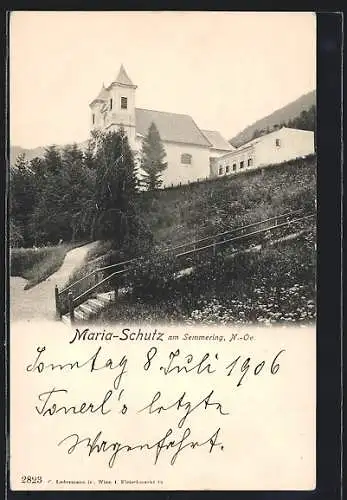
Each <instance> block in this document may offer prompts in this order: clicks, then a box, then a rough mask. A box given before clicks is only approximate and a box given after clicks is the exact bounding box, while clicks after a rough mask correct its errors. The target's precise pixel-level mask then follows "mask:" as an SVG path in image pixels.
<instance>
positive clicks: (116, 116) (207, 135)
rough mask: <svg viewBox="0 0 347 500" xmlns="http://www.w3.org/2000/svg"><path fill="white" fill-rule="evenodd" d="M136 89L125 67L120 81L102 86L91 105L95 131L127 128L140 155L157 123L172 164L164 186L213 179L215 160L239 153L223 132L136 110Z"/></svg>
mask: <svg viewBox="0 0 347 500" xmlns="http://www.w3.org/2000/svg"><path fill="white" fill-rule="evenodd" d="M136 88H137V86H136V85H134V84H133V82H132V81H131V80H130V78H129V76H128V75H127V73H126V71H125V69H124V67H123V65H122V66H121V68H120V70H119V73H118V76H117V78H116V80H115V81H114V82H112V83H111V85H109V86H108V87H105V86H102V89H101V91H100V93H99V95H98V96H97V97H96V98H95V99H94V100H93V101H92V102H91V103H90V105H89V106H90V108H91V112H92V116H91V127H92V129H95V128H99V129H101V130H117V129H118V128H119V127H120V126H123V127H124V130H125V131H126V133H127V136H128V138H129V143H130V146H131V148H132V149H133V150H134V151H135V152H138V151H140V149H141V143H142V139H143V137H145V136H146V135H147V132H148V129H149V127H150V125H151V123H152V122H154V123H155V125H156V127H157V129H158V131H159V134H160V138H161V140H162V143H163V146H164V148H165V152H166V159H165V160H164V161H166V162H167V164H168V166H167V169H166V170H165V171H164V172H163V176H162V177H163V186H169V185H171V184H174V185H175V184H179V183H182V184H185V183H187V182H188V181H189V182H193V181H196V180H199V179H204V178H206V177H209V175H210V164H211V161H213V160H211V158H217V157H219V156H222V155H225V154H226V153H228V152H231V151H233V150H234V149H235V148H234V147H233V146H231V145H230V144H229V143H228V142H227V141H226V140H225V139H224V138H223V137H222V136H221V134H220V133H219V132H217V131H215V130H213V131H212V130H201V129H200V128H199V127H198V126H197V124H196V123H195V122H194V120H193V118H192V117H191V116H189V115H185V114H177V113H169V112H164V111H154V110H150V109H141V108H136V106H135V94H136Z"/></svg>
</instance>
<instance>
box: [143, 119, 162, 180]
mask: <svg viewBox="0 0 347 500" xmlns="http://www.w3.org/2000/svg"><path fill="white" fill-rule="evenodd" d="M165 157H166V152H165V149H164V146H163V144H162V142H161V139H160V134H159V131H158V129H157V127H156V125H155V123H153V122H152V124H151V125H150V127H149V129H148V133H147V136H146V137H145V138H144V139H143V142H142V149H141V168H142V170H143V171H144V172H145V174H144V175H143V176H142V179H141V180H142V184H143V185H144V186H145V187H146V189H147V190H153V189H158V188H159V187H160V186H161V185H162V182H163V181H162V178H161V174H162V172H163V171H164V170H165V169H166V168H167V163H164V162H163V160H164V158H165Z"/></svg>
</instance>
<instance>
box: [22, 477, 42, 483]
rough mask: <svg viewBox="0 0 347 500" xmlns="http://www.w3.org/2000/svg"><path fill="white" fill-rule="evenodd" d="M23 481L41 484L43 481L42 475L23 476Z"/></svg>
mask: <svg viewBox="0 0 347 500" xmlns="http://www.w3.org/2000/svg"><path fill="white" fill-rule="evenodd" d="M21 482H22V483H26V484H40V483H42V476H22V477H21Z"/></svg>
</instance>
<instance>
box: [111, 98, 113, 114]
mask: <svg viewBox="0 0 347 500" xmlns="http://www.w3.org/2000/svg"><path fill="white" fill-rule="evenodd" d="M112 104H113V103H112V97H111V99H110V111H112Z"/></svg>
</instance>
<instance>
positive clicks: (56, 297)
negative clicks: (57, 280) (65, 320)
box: [54, 285, 61, 319]
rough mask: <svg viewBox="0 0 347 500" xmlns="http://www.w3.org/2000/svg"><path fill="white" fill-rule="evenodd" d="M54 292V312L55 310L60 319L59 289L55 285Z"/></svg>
mask: <svg viewBox="0 0 347 500" xmlns="http://www.w3.org/2000/svg"><path fill="white" fill-rule="evenodd" d="M54 293H55V312H56V315H57V318H58V319H61V307H60V297H59V289H58V286H57V285H55V288H54Z"/></svg>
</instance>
